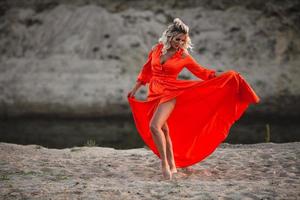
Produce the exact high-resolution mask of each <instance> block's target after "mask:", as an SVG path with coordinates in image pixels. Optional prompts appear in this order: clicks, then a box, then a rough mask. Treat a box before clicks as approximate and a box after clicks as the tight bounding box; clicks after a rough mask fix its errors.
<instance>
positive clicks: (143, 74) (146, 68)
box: [127, 48, 153, 97]
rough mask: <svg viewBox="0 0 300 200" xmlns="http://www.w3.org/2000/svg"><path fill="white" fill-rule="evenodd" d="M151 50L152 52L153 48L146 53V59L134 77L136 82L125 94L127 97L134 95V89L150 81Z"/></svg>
mask: <svg viewBox="0 0 300 200" xmlns="http://www.w3.org/2000/svg"><path fill="white" fill-rule="evenodd" d="M152 52H153V48H152V49H151V51H150V52H149V53H148V58H147V61H146V63H145V64H144V65H143V67H142V69H141V71H140V72H139V74H138V76H137V79H136V84H135V86H134V87H133V89H132V90H131V91H130V92H129V93H128V95H127V96H128V97H133V96H134V95H135V93H136V91H137V90H138V89H139V88H140V87H141V86H142V85H146V83H149V82H150V79H151V77H152V70H151V61H152Z"/></svg>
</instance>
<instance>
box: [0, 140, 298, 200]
mask: <svg viewBox="0 0 300 200" xmlns="http://www.w3.org/2000/svg"><path fill="white" fill-rule="evenodd" d="M299 156H300V142H294V143H282V144H275V143H260V144H251V145H241V144H239V145H232V144H227V143H222V144H221V145H220V146H219V147H218V148H217V149H216V150H215V151H214V152H213V153H212V154H211V155H210V156H209V157H207V158H206V159H204V160H203V161H201V162H199V163H198V164H196V165H193V166H192V172H188V171H185V170H183V169H179V170H178V171H179V172H178V174H177V175H175V176H174V177H173V179H172V180H169V181H165V180H163V179H162V175H161V172H160V160H159V159H158V158H157V157H156V156H155V155H154V154H153V153H152V152H151V151H150V150H148V149H145V148H140V149H130V150H115V149H113V148H104V147H74V148H68V149H48V148H44V147H42V146H38V145H17V144H9V143H0V192H1V194H0V199H14V200H15V199H110V200H111V199H180V200H181V199H243V200H244V199H300V179H299V175H300V161H299Z"/></svg>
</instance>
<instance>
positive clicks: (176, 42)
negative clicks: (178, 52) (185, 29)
mask: <svg viewBox="0 0 300 200" xmlns="http://www.w3.org/2000/svg"><path fill="white" fill-rule="evenodd" d="M186 38H187V34H184V33H179V34H177V35H175V36H174V37H173V38H172V39H171V41H170V45H171V47H172V48H174V49H179V48H182V47H183V46H184V44H185V43H186Z"/></svg>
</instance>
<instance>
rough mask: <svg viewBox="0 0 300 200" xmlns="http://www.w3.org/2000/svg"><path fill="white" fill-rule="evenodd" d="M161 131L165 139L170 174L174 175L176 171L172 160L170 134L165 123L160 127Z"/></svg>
mask: <svg viewBox="0 0 300 200" xmlns="http://www.w3.org/2000/svg"><path fill="white" fill-rule="evenodd" d="M162 131H163V132H164V134H165V138H166V152H167V160H168V164H169V166H170V170H171V172H172V173H176V172H177V169H176V165H175V160H174V153H173V145H172V140H171V138H170V134H169V133H170V132H169V127H168V124H167V122H165V123H164V125H163V127H162Z"/></svg>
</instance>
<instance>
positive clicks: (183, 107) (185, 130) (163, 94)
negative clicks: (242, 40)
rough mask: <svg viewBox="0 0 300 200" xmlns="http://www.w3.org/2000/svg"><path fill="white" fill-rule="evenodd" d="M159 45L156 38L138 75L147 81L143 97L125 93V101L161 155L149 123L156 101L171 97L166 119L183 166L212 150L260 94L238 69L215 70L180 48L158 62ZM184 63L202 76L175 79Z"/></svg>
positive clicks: (150, 144) (177, 158)
mask: <svg viewBox="0 0 300 200" xmlns="http://www.w3.org/2000/svg"><path fill="white" fill-rule="evenodd" d="M162 48H163V44H161V43H158V44H157V45H156V46H155V47H154V48H152V50H151V51H150V53H149V55H148V60H147V62H146V63H145V64H144V66H143V68H142V70H141V71H140V73H139V75H138V78H137V81H140V82H141V83H142V84H143V85H145V84H146V83H149V90H148V96H147V100H145V101H143V100H138V99H135V98H134V97H128V102H129V105H130V107H131V111H132V114H133V118H134V121H135V125H136V128H137V130H138V132H139V134H140V136H141V137H142V139H143V140H144V142H145V143H146V144H147V146H148V147H149V148H150V149H151V150H152V151H153V152H154V153H155V154H156V155H157V156H158V157H159V158H160V155H159V152H158V150H157V148H156V145H155V143H154V141H153V139H152V134H151V131H150V127H149V123H150V120H151V118H152V116H153V113H154V111H155V109H156V108H157V106H158V105H159V104H161V103H163V102H166V101H169V100H171V99H173V98H176V105H175V107H174V109H173V111H172V113H171V114H170V116H169V118H168V120H167V124H168V127H169V131H170V133H169V134H170V137H171V140H172V144H173V152H174V159H175V164H176V166H177V167H187V166H190V165H193V164H195V163H197V162H200V161H201V160H203V159H204V158H206V157H207V156H208V155H210V154H211V153H213V151H214V150H215V149H216V148H217V147H218V145H219V144H220V143H221V142H222V141H223V140H225V139H226V137H227V135H228V132H229V129H230V127H231V126H232V125H233V123H234V122H235V121H236V120H238V119H239V118H240V117H241V115H242V114H243V113H244V111H245V110H246V109H247V107H248V106H249V104H251V103H258V102H259V101H260V99H259V97H258V96H257V95H256V94H255V92H254V91H253V89H252V88H251V87H250V85H249V84H248V83H247V82H246V81H245V80H244V78H243V77H242V76H241V75H240V74H239V73H238V72H236V71H234V70H229V71H227V72H224V73H223V74H221V75H219V76H216V75H215V72H216V71H215V70H209V69H206V68H204V67H203V66H201V65H200V64H198V63H197V62H196V60H195V59H194V58H193V57H192V56H191V55H190V54H183V50H182V49H179V50H178V51H177V52H176V53H175V54H174V55H173V56H172V57H170V58H169V59H168V60H166V62H165V63H163V64H161V63H160V56H161V54H162V52H161V50H162ZM184 67H186V68H187V69H188V70H190V71H191V72H192V73H193V74H194V75H195V76H197V77H199V78H200V79H202V80H179V79H177V76H178V74H179V73H180V71H181V70H182V69H183V68H184Z"/></svg>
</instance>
